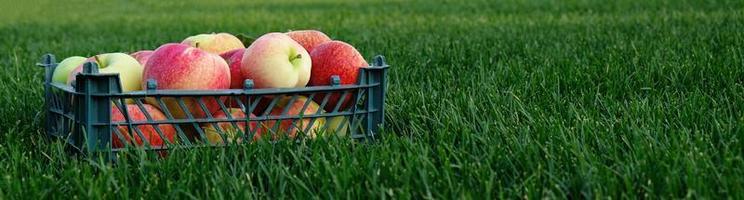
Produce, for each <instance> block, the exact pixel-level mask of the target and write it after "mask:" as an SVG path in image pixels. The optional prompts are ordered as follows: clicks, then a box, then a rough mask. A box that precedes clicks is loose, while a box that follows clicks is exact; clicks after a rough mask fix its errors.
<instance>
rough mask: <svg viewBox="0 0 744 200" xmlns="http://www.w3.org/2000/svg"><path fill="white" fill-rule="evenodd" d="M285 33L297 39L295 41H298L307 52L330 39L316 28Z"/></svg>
mask: <svg viewBox="0 0 744 200" xmlns="http://www.w3.org/2000/svg"><path fill="white" fill-rule="evenodd" d="M286 34H287V35H288V36H289V37H291V38H292V39H293V40H294V41H297V43H300V45H302V47H304V48H305V50H307V52H313V49H315V47H317V46H318V45H320V44H322V43H324V42H328V41H331V38H329V37H328V36H327V35H326V34H325V33H323V32H320V31H316V30H299V31H290V32H287V33H286Z"/></svg>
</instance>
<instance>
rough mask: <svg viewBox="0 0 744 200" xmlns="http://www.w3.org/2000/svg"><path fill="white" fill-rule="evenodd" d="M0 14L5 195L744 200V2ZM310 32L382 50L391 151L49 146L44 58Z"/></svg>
mask: <svg viewBox="0 0 744 200" xmlns="http://www.w3.org/2000/svg"><path fill="white" fill-rule="evenodd" d="M0 5H2V8H0V10H1V11H2V12H0V13H2V14H0V70H2V71H0V105H3V106H2V107H1V108H0V169H2V172H0V199H17V198H29V199H41V198H64V199H67V198H86V199H87V198H106V199H113V198H120V197H124V198H178V199H184V198H199V199H201V198H245V197H249V198H277V197H307V196H316V197H319V198H321V199H328V198H330V197H334V198H411V197H416V198H442V199H452V198H461V197H465V198H476V199H493V198H497V197H513V198H537V197H559V198H563V197H573V198H577V197H583V198H595V197H602V196H613V197H654V196H662V197H672V198H680V197H716V196H733V197H738V198H744V197H742V193H743V192H744V190H742V189H743V187H744V178H742V177H744V158H743V157H742V155H744V144H743V141H742V140H743V139H744V129H743V128H744V112H743V109H742V108H743V106H744V86H743V85H742V84H744V62H742V60H743V59H744V50H743V47H744V33H743V32H744V1H736V0H731V1H692V0H690V1H673V0H649V1H631V0H619V1H591V0H566V1H549V0H524V1H521V0H495V1H488V0H487V1H465V2H460V1H371V0H367V1H320V0H311V1H286V2H242V1H196V0H193V1H178V2H175V1H174V2H159V1H157V2H156V1H144V0H135V1H106V2H98V1H64V2H63V1H52V0H45V1H36V0H32V1H22V2H18V1H9V0H3V2H0ZM307 28H312V29H319V30H322V31H324V32H325V33H327V34H328V35H329V36H331V37H332V38H335V39H338V40H343V41H346V42H349V43H351V44H353V45H354V46H356V47H357V48H358V49H359V50H360V51H361V53H362V54H363V55H364V56H365V57H367V58H371V57H372V56H374V55H377V54H381V55H384V56H386V58H387V61H388V62H389V63H390V64H391V69H390V73H389V88H388V93H387V94H388V96H387V102H386V105H385V106H386V110H387V112H386V116H385V118H386V123H387V124H386V125H387V127H386V129H387V133H385V135H384V137H383V138H382V139H380V140H378V141H377V142H375V143H370V144H358V143H354V142H350V141H346V140H340V141H339V140H320V141H310V142H306V143H302V144H295V143H292V142H280V143H277V144H257V145H249V146H244V147H236V148H230V149H217V150H204V151H180V152H174V153H173V155H172V156H170V157H169V158H168V159H165V160H161V161H149V160H146V159H143V158H142V157H138V156H133V157H129V158H125V159H122V162H121V163H120V164H119V165H117V166H110V165H105V164H103V163H101V162H98V161H93V160H87V159H84V158H78V157H71V156H69V155H66V154H64V153H63V152H62V151H61V149H62V148H63V145H62V144H60V143H59V142H54V141H51V140H47V139H45V138H44V137H43V132H42V129H41V127H42V124H41V122H42V116H43V115H42V114H41V111H42V110H41V109H42V105H43V98H42V97H43V95H42V94H43V88H42V84H41V83H42V77H43V75H42V74H43V69H41V68H39V67H36V66H35V65H34V64H35V63H36V62H38V61H39V58H40V57H41V55H43V54H44V53H54V54H56V55H57V56H58V58H60V59H61V58H64V57H68V56H74V55H80V56H92V55H95V54H98V53H106V52H133V51H137V50H141V49H154V48H156V47H158V46H159V45H160V44H163V43H167V42H178V41H180V40H182V39H183V38H185V37H187V36H190V35H195V34H199V33H205V32H231V33H247V34H252V35H256V36H258V35H260V34H263V33H266V32H276V31H279V32H284V31H287V30H290V29H307Z"/></svg>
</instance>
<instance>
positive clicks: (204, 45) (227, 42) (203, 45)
mask: <svg viewBox="0 0 744 200" xmlns="http://www.w3.org/2000/svg"><path fill="white" fill-rule="evenodd" d="M181 44H187V45H189V46H192V47H196V48H199V49H201V50H204V51H206V52H209V53H213V54H218V55H219V54H223V53H225V52H228V51H231V50H233V49H244V48H245V45H243V42H242V41H240V39H238V38H237V37H235V36H234V35H232V34H229V33H210V34H199V35H195V36H191V37H187V38H186V39H184V40H183V41H182V42H181Z"/></svg>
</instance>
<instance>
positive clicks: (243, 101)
mask: <svg viewBox="0 0 744 200" xmlns="http://www.w3.org/2000/svg"><path fill="white" fill-rule="evenodd" d="M38 65H39V66H41V67H44V68H45V69H46V72H45V75H46V77H45V82H44V90H45V95H46V96H45V106H44V110H45V111H46V124H45V129H46V133H47V135H48V136H51V137H54V138H61V139H64V140H66V141H67V142H68V143H69V144H71V146H72V147H73V148H74V149H75V150H76V151H78V152H83V153H88V154H90V153H103V154H104V155H107V156H112V158H114V157H115V154H116V153H117V152H120V151H123V150H126V149H127V148H132V147H134V148H144V149H145V150H148V151H163V150H168V149H173V148H182V147H185V148H188V147H199V146H222V145H227V144H228V143H232V142H228V140H224V142H221V143H214V142H213V141H212V142H210V140H208V139H207V133H206V132H205V131H206V130H205V129H209V130H210V131H212V132H210V133H217V134H218V135H219V137H221V138H223V139H224V138H227V137H228V132H227V130H228V129H229V130H231V132H230V133H231V134H235V135H238V136H240V137H242V138H241V139H242V141H246V142H243V143H248V142H247V141H253V136H254V135H255V134H256V132H259V131H260V132H261V133H263V137H272V138H273V137H278V136H282V135H287V134H288V133H290V132H293V131H294V132H295V133H296V135H300V137H296V138H295V139H297V138H301V136H302V135H304V133H308V132H309V131H315V132H316V133H318V134H320V133H326V134H329V133H332V134H345V135H347V136H351V138H354V139H361V140H364V139H373V138H375V137H378V133H379V131H380V130H381V128H382V127H383V125H384V121H383V119H384V101H385V88H386V80H385V79H386V71H387V69H388V65H387V64H385V61H384V57H382V56H376V57H374V59H373V62H372V65H371V66H369V67H364V68H361V69H360V73H359V78H358V81H357V83H356V84H351V85H340V84H339V83H340V80H339V78H338V76H333V77H332V78H331V81H330V83H328V85H327V86H310V87H304V88H277V89H254V88H253V81H251V80H245V83H244V88H243V89H225V90H157V89H156V88H157V83H156V82H155V81H153V80H148V81H147V84H146V86H147V88H143V89H145V90H143V91H133V92H122V91H121V85H120V82H119V77H118V75H117V74H99V73H98V67H97V66H96V65H95V63H86V64H84V66H83V71H82V72H81V73H80V74H78V75H77V77H76V81H75V83H74V84H73V85H74V87H71V86H68V85H65V84H59V83H53V82H52V73H53V72H54V69H55V67H56V66H57V62H56V59H55V57H54V55H52V54H47V55H44V56H43V57H42V61H41V63H39V64H38ZM332 95H336V97H340V98H339V99H342V100H343V99H346V98H349V99H350V100H349V103H348V104H346V105H343V106H342V105H341V103H337V104H336V105H335V106H334V105H329V102H330V101H329V99H330V98H331V96H332ZM301 96H304V97H306V98H308V99H314V100H316V103H317V104H319V105H320V109H318V111H317V112H305V111H306V110H309V109H307V108H308V105H309V103H307V102H306V103H305V104H304V105H303V108H302V110H301V112H300V113H298V114H289V112H288V111H287V109H284V111H283V112H281V114H276V113H270V111H271V110H273V108H274V107H275V106H276V104H277V103H278V102H280V101H289V102H288V103H289V104H292V103H294V102H295V101H298V99H301ZM148 102H150V103H152V104H155V105H153V106H156V107H160V111H162V114H164V115H165V116H166V118H165V119H163V120H155V119H154V118H153V117H152V114H151V113H148V111H147V109H145V107H146V104H148ZM167 103H175V104H177V107H176V109H180V111H183V113H184V114H185V117H174V115H173V114H172V111H170V110H169V109H168V108H169V107H168V105H165V104H167ZM188 103H195V104H196V105H198V107H197V108H201V111H199V112H201V113H204V114H203V115H204V116H203V117H200V116H196V115H194V114H193V113H194V112H192V111H191V110H189V106H187V105H186V104H188ZM207 104H210V105H211V106H215V104H216V105H218V106H219V110H217V111H214V112H219V111H223V112H225V113H229V111H228V109H229V108H230V107H235V108H238V109H241V110H242V111H243V112H244V113H246V114H247V115H246V117H231V116H230V115H228V116H227V117H226V118H215V117H213V116H212V114H213V112H210V111H209V109H208V108H207ZM127 105H135V106H136V108H138V109H139V111H140V112H142V113H141V114H144V115H145V117H146V120H133V119H132V117H131V116H130V113H129V111H128V109H126V107H127ZM171 105H172V104H171ZM171 107H172V106H171ZM324 107H328V108H329V109H326V110H324V109H323V108H324ZM330 108H332V109H330ZM114 109H118V111H119V112H121V113H122V114H123V116H124V120H118V121H113V120H112V111H113V110H114ZM257 109H258V110H257ZM174 110H175V109H174ZM260 110H263V111H264V112H260V113H259V112H256V111H260ZM248 113H253V114H255V115H256V116H255V117H252V116H250V114H248ZM336 116H344V117H343V120H342V121H346V122H348V123H349V124H350V125H349V126H348V127H347V128H346V132H343V133H339V131H340V130H343V129H344V128H343V127H342V126H338V127H329V126H328V125H329V123H324V124H323V125H321V126H317V127H314V123H316V122H318V123H319V124H320V122H321V121H324V120H326V119H328V118H329V117H336ZM252 122H253V123H260V125H259V126H258V127H256V128H251V127H250V124H251V123H252ZM225 123H228V129H225V130H222V129H223V128H222V127H221V126H223V125H225ZM282 123H285V124H287V123H291V124H290V125H289V126H288V127H281V125H282ZM267 124H273V126H272V127H267V126H266V125H267ZM341 124H342V125H343V124H345V123H341ZM169 127H170V128H169ZM280 127H281V128H280ZM311 127H314V128H313V129H314V130H309V129H310V128H311ZM165 128H168V129H169V130H171V128H172V130H175V133H176V136H175V138H174V140H173V141H169V140H167V139H163V138H167V136H164V135H163V134H164V130H162V129H165ZM210 128H211V129H210ZM283 128H287V130H280V129H283ZM143 129H150V130H152V129H154V130H155V132H156V133H157V134H158V136H159V137H160V138H161V139H163V140H164V145H152V144H151V142H150V141H147V140H146V137H144V135H143ZM122 130H125V131H122ZM126 132H128V133H130V134H126ZM149 133H151V132H149ZM125 134H126V135H125ZM134 134H136V135H134ZM115 137H116V138H119V142H120V144H125V145H124V146H123V147H113V145H112V144H113V143H112V140H113V138H115ZM126 137H129V138H132V140H131V141H127V140H125V138H126ZM133 137H139V138H140V139H141V140H142V141H141V143H136V142H137V140H135V138H133Z"/></svg>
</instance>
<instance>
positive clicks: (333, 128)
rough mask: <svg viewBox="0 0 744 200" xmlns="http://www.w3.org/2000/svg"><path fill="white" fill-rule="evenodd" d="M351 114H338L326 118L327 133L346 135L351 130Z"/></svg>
mask: <svg viewBox="0 0 744 200" xmlns="http://www.w3.org/2000/svg"><path fill="white" fill-rule="evenodd" d="M349 122H350V120H349V116H336V117H328V118H326V126H327V127H326V130H325V133H326V135H334V134H335V135H337V136H341V137H343V136H346V134H347V132H348V131H349Z"/></svg>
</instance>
